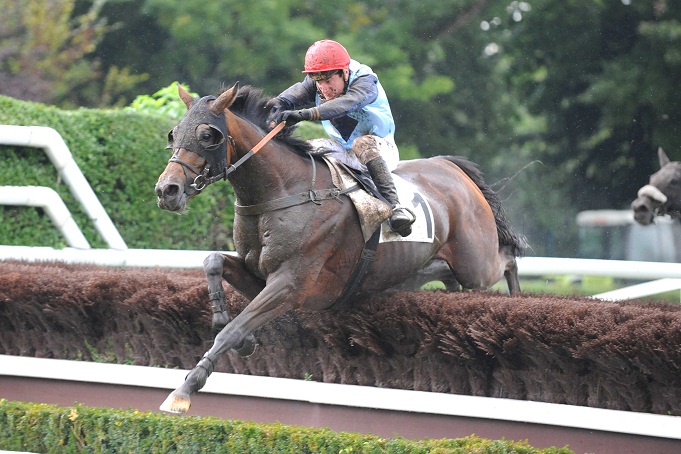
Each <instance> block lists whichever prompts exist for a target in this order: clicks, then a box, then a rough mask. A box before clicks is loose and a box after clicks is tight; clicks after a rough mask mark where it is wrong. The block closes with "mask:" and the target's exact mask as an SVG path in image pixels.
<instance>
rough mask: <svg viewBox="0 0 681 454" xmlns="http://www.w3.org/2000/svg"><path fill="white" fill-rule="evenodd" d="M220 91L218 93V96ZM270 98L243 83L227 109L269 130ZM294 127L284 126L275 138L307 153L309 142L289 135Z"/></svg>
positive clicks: (295, 149)
mask: <svg viewBox="0 0 681 454" xmlns="http://www.w3.org/2000/svg"><path fill="white" fill-rule="evenodd" d="M223 92H224V90H223ZM221 93H222V92H221ZM221 93H219V94H218V96H219V95H220V94H221ZM272 99H273V98H272V97H268V96H266V95H264V94H263V92H262V90H261V89H260V88H255V87H253V86H251V85H244V86H243V87H239V92H238V93H237V96H236V99H235V100H234V102H233V103H232V105H231V106H230V107H229V110H230V111H232V113H234V114H235V115H238V116H239V117H241V118H243V119H245V120H248V121H250V122H251V123H253V124H254V125H256V126H258V127H259V128H260V129H262V130H263V131H269V130H270V128H269V125H268V124H267V117H268V116H269V114H270V110H271V109H272V108H271V106H270V101H271V100H272ZM295 128H296V126H287V127H285V128H284V129H283V130H282V131H281V132H280V133H279V134H277V136H276V140H279V141H280V142H283V143H285V144H286V145H288V146H289V147H290V148H291V149H292V150H293V151H296V152H298V153H301V154H304V153H307V152H308V151H309V150H311V147H310V145H309V143H308V142H307V141H305V140H302V139H299V138H297V137H294V136H292V135H291V134H292V133H293V131H294V130H295Z"/></svg>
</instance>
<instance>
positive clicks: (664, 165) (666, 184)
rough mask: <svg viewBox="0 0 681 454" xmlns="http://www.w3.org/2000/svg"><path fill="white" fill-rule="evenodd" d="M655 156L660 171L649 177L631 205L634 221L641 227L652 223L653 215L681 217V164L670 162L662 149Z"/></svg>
mask: <svg viewBox="0 0 681 454" xmlns="http://www.w3.org/2000/svg"><path fill="white" fill-rule="evenodd" d="M657 154H658V157H659V160H660V170H658V171H657V172H655V173H654V174H652V175H651V176H650V182H649V183H648V184H647V185H645V186H643V187H642V188H641V189H639V191H638V197H637V198H636V200H634V201H633V202H632V203H631V208H632V210H633V211H634V219H635V220H636V222H638V223H639V224H643V225H648V224H650V223H652V222H653V218H654V217H655V215H661V214H668V215H670V216H672V217H680V216H681V162H678V161H670V160H669V158H668V157H667V154H666V153H665V152H664V150H663V149H662V148H659V149H658V150H657Z"/></svg>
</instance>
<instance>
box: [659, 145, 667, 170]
mask: <svg viewBox="0 0 681 454" xmlns="http://www.w3.org/2000/svg"><path fill="white" fill-rule="evenodd" d="M657 157H658V158H659V159H660V167H664V166H665V165H667V164H669V162H670V160H669V157H668V156H667V153H665V152H664V150H663V149H662V147H660V148H658V149H657Z"/></svg>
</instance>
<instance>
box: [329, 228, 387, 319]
mask: <svg viewBox="0 0 681 454" xmlns="http://www.w3.org/2000/svg"><path fill="white" fill-rule="evenodd" d="M380 238H381V226H380V225H379V226H378V228H377V229H376V231H375V232H374V234H373V235H371V238H369V241H367V242H366V243H364V249H362V255H360V257H359V261H358V262H357V264H355V268H354V269H353V270H352V274H351V275H350V278H349V279H348V283H347V284H345V288H344V289H343V293H341V295H340V296H339V297H338V299H337V300H336V302H335V303H333V306H331V309H333V310H334V311H338V310H341V309H342V308H343V306H344V305H345V303H346V302H347V301H348V299H349V298H350V297H351V296H352V295H353V294H354V293H355V292H356V291H357V289H358V288H359V286H360V285H362V282H364V278H365V277H366V275H367V273H368V272H369V270H370V269H371V266H372V265H373V264H374V261H375V260H376V249H377V248H378V242H379V239H380Z"/></svg>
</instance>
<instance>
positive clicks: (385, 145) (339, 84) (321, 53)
mask: <svg viewBox="0 0 681 454" xmlns="http://www.w3.org/2000/svg"><path fill="white" fill-rule="evenodd" d="M303 74H306V77H305V79H304V80H303V81H302V82H298V83H296V84H294V85H293V86H291V87H289V88H288V89H286V90H284V91H283V92H282V93H281V94H280V95H279V96H277V97H276V98H274V100H273V101H272V110H271V113H270V126H271V127H274V126H275V125H276V124H278V123H280V122H282V121H286V124H287V126H290V125H294V124H296V123H298V122H300V121H304V120H307V121H316V120H321V122H322V126H323V127H324V131H325V132H326V134H327V135H328V136H329V137H330V139H315V140H313V141H312V142H313V143H314V145H315V146H317V147H320V148H327V149H331V150H332V152H331V153H330V155H331V156H334V157H336V158H337V159H338V160H339V161H341V162H343V163H344V164H345V165H347V166H348V167H351V168H353V169H355V170H358V171H360V172H363V173H368V174H369V176H371V179H372V180H373V182H374V184H375V185H376V187H377V189H378V192H379V193H380V194H381V195H382V196H383V197H384V198H385V200H387V201H388V203H389V204H390V205H391V207H392V215H391V216H390V220H389V221H388V224H389V225H390V228H391V229H392V230H393V231H395V232H397V233H399V234H400V235H401V236H408V235H409V234H410V233H411V225H412V224H413V223H414V220H415V216H414V213H413V212H412V211H411V210H410V209H409V208H407V207H404V206H402V205H400V204H399V200H398V197H397V191H396V190H395V184H394V182H393V179H392V175H391V173H390V172H391V171H392V170H394V169H395V168H396V167H397V164H398V162H399V159H400V158H399V152H398V149H397V145H396V144H395V136H394V135H395V121H394V120H393V116H392V112H391V111H390V105H389V104H388V98H387V96H386V94H385V91H383V87H382V86H381V83H380V82H379V81H378V77H377V76H376V74H374V72H373V71H372V70H371V68H370V67H368V66H366V65H363V64H361V63H359V62H357V61H355V60H352V59H351V58H350V55H349V54H348V51H347V50H345V48H344V47H343V46H342V45H341V44H339V43H337V42H336V41H331V40H322V41H317V42H316V43H314V44H312V46H310V48H309V49H308V50H307V53H306V54H305V70H304V71H303ZM311 105H314V107H311V108H307V109H302V110H297V109H300V108H301V107H304V106H311Z"/></svg>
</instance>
